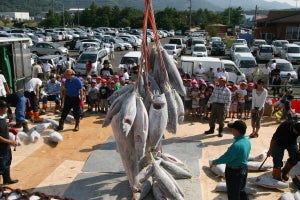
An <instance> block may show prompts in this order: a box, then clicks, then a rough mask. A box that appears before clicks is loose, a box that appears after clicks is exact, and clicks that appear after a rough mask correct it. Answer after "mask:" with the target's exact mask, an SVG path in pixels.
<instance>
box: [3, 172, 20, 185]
mask: <svg viewBox="0 0 300 200" xmlns="http://www.w3.org/2000/svg"><path fill="white" fill-rule="evenodd" d="M2 176H3V184H5V185H10V184H14V183H17V182H19V180H17V179H16V180H13V179H11V178H10V169H8V170H6V171H5V172H4V173H3V175H2Z"/></svg>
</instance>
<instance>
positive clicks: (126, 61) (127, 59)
mask: <svg viewBox="0 0 300 200" xmlns="http://www.w3.org/2000/svg"><path fill="white" fill-rule="evenodd" d="M134 63H138V58H134V57H123V58H122V60H121V62H120V64H125V65H130V64H134Z"/></svg>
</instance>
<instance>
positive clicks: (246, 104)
mask: <svg viewBox="0 0 300 200" xmlns="http://www.w3.org/2000/svg"><path fill="white" fill-rule="evenodd" d="M251 107H252V101H246V102H245V110H247V111H250V110H251Z"/></svg>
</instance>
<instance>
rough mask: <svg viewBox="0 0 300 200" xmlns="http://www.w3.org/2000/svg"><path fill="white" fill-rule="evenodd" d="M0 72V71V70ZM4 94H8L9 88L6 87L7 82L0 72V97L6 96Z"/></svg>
mask: <svg viewBox="0 0 300 200" xmlns="http://www.w3.org/2000/svg"><path fill="white" fill-rule="evenodd" d="M0 73H1V71H0ZM6 94H10V90H9V87H8V84H7V82H6V79H5V77H4V75H3V74H0V98H2V97H3V98H4V97H6Z"/></svg>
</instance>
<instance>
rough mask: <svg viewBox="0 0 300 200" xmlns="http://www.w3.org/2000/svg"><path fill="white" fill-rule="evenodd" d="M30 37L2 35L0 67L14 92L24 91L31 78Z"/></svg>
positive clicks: (0, 39) (0, 38)
mask: <svg viewBox="0 0 300 200" xmlns="http://www.w3.org/2000/svg"><path fill="white" fill-rule="evenodd" d="M30 41H31V39H30V38H7V37H0V52H1V56H2V57H3V58H2V59H0V69H1V71H2V74H3V75H4V77H5V79H6V81H7V84H8V86H9V88H10V89H11V91H12V92H19V93H23V92H24V86H25V83H26V82H27V81H28V80H30V79H31V70H32V69H31V53H30V49H29V48H28V45H30Z"/></svg>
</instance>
